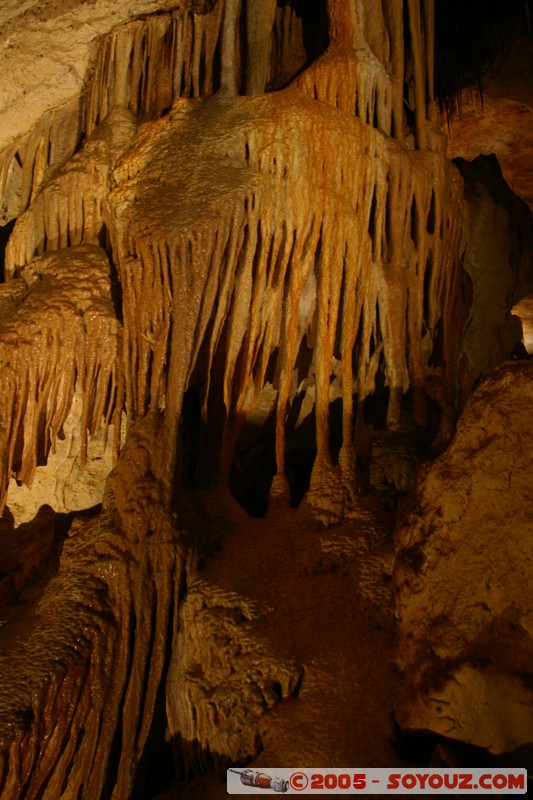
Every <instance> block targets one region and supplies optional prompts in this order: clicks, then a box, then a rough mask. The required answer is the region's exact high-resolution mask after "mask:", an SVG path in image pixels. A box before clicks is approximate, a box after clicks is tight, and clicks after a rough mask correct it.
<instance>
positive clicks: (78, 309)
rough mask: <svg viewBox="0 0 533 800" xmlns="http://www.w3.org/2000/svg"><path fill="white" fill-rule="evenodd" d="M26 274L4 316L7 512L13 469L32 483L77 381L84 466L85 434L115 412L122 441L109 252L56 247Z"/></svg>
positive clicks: (1, 447) (1, 441)
mask: <svg viewBox="0 0 533 800" xmlns="http://www.w3.org/2000/svg"><path fill="white" fill-rule="evenodd" d="M23 274H24V277H21V278H18V279H16V282H17V286H18V287H20V288H19V294H18V296H17V301H18V302H17V303H16V304H14V303H13V304H11V308H9V309H8V312H7V313H6V315H5V316H3V317H2V319H1V320H0V359H1V364H2V372H1V374H0V396H1V398H2V402H1V411H0V415H1V416H0V420H1V423H0V424H1V427H0V431H1V438H0V453H1V479H0V480H1V489H0V492H1V499H0V507H1V508H2V511H3V509H4V506H5V495H6V491H7V488H8V484H9V479H10V477H11V473H13V475H14V476H15V477H16V478H17V479H18V480H20V481H21V482H23V483H25V484H26V485H28V486H30V487H31V484H32V481H33V477H34V475H35V470H36V468H37V466H38V465H39V463H43V462H44V461H46V457H47V455H48V453H49V451H50V449H51V448H53V446H54V444H55V442H56V440H57V439H59V438H61V436H63V435H64V434H63V432H62V429H63V425H64V424H65V422H66V421H67V417H68V414H69V411H70V409H71V406H72V403H73V400H74V396H75V389H76V385H77V386H78V394H79V395H80V396H81V410H80V417H79V426H80V458H81V463H82V465H83V463H84V461H85V460H86V457H87V440H88V435H90V434H96V433H97V431H98V429H99V428H100V427H101V426H103V427H104V428H105V427H107V425H109V423H110V421H111V419H112V418H113V415H114V414H115V415H117V414H118V416H116V419H115V433H116V435H117V441H116V445H117V446H118V437H119V435H120V433H119V429H120V409H121V398H122V389H121V386H122V378H121V374H122V370H121V366H120V362H118V361H117V357H118V354H119V352H120V333H121V332H120V324H119V323H118V321H117V319H116V314H115V309H114V306H113V302H112V298H111V276H110V266H109V261H108V259H107V256H106V254H105V252H104V251H103V250H101V249H100V248H98V247H95V246H90V245H82V246H78V247H71V248H68V249H61V250H56V251H55V252H51V253H49V254H47V255H43V256H41V257H37V258H36V259H34V260H32V261H31V262H29V264H28V265H27V266H26V268H25V270H24V273H23ZM8 291H9V288H8ZM10 299H11V298H10ZM117 394H118V398H117ZM117 400H118V402H117Z"/></svg>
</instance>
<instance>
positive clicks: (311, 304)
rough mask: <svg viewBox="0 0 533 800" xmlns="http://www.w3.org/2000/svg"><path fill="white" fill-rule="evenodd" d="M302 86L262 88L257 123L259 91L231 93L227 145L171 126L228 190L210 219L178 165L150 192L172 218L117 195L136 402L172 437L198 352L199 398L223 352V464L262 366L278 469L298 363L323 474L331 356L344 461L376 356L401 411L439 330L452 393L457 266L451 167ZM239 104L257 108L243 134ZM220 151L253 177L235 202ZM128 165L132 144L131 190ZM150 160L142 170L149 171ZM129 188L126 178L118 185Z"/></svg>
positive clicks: (393, 413)
mask: <svg viewBox="0 0 533 800" xmlns="http://www.w3.org/2000/svg"><path fill="white" fill-rule="evenodd" d="M297 98H298V95H296V94H294V93H292V92H291V93H290V94H289V93H288V94H287V95H286V96H285V97H284V98H283V100H281V99H280V98H279V96H278V97H277V98H273V99H272V104H271V105H272V108H271V114H272V117H271V118H274V117H275V119H276V135H275V136H273V135H272V130H271V123H268V124H266V125H265V124H262V121H261V119H260V117H261V113H262V106H261V105H260V104H257V103H258V102H259V101H253V100H251V99H250V100H248V101H245V100H243V101H241V102H240V103H238V104H236V112H235V113H236V117H235V120H234V122H233V124H234V126H235V128H233V134H234V138H233V145H228V143H227V142H226V143H224V144H221V145H220V148H219V149H220V152H216V149H217V148H216V145H215V144H214V143H213V139H212V138H211V137H207V139H208V140H206V141H204V140H203V137H202V133H201V131H200V130H197V131H195V130H194V127H193V126H194V123H193V122H192V123H191V127H190V128H189V129H188V130H186V131H185V130H180V129H179V126H178V128H177V130H176V134H175V137H176V141H175V144H174V150H175V152H176V156H177V157H178V158H179V146H178V144H177V138H178V137H180V136H187V137H189V136H193V137H196V138H195V141H196V148H197V152H196V156H195V157H196V158H198V159H202V158H205V159H207V161H208V165H207V167H206V168H207V169H208V170H209V169H210V167H209V161H210V160H212V164H213V167H212V176H213V192H215V193H216V192H217V191H219V192H220V197H221V198H222V200H221V201H220V203H219V205H218V207H215V208H213V207H211V208H209V214H208V217H209V218H208V219H207V218H206V216H205V214H200V215H199V216H198V217H197V218H194V219H191V217H190V216H188V215H189V213H190V208H189V204H190V205H191V206H192V205H194V202H195V198H194V197H192V196H191V197H188V195H187V187H186V186H184V185H183V184H181V185H179V176H177V177H176V180H177V181H178V183H177V185H176V186H175V187H174V188H172V185H171V184H170V183H169V182H167V183H166V185H165V187H164V190H163V191H164V197H163V195H161V198H160V202H161V204H163V203H164V204H165V205H166V206H169V208H168V209H167V208H165V212H166V213H165V215H164V216H165V217H168V216H169V214H170V210H169V209H170V207H171V206H172V203H174V212H173V213H174V217H173V219H174V225H173V226H170V227H169V226H168V225H167V223H166V222H165V221H163V222H161V221H160V220H159V221H158V218H157V216H153V217H152V218H151V219H150V221H149V223H148V222H147V214H150V211H149V209H148V207H144V206H143V207H142V208H139V209H137V210H135V209H134V207H132V206H130V210H131V211H132V215H131V216H130V215H128V213H124V208H122V209H121V214H120V219H118V220H117V221H116V249H115V250H116V254H117V259H118V264H119V269H120V272H121V280H122V287H123V304H124V323H125V342H126V348H125V352H126V374H127V378H126V390H127V398H128V405H129V410H130V414H132V415H133V416H135V415H137V414H140V415H143V414H145V413H146V412H147V411H148V410H149V409H151V408H152V409H157V408H161V407H162V404H163V402H164V403H165V415H166V418H167V421H168V425H169V436H170V437H177V426H178V422H179V416H180V413H181V401H182V398H183V394H184V392H185V390H186V389H187V387H188V385H189V382H190V380H191V376H192V375H193V372H195V371H196V373H197V371H198V357H199V354H200V352H202V353H203V354H204V364H205V375H204V380H203V382H202V383H201V386H200V389H201V391H202V392H203V395H204V397H203V399H204V408H206V407H207V399H208V394H209V390H210V377H211V370H212V367H213V364H214V361H215V360H216V359H217V358H220V354H221V353H222V354H223V355H222V358H223V362H224V379H223V399H224V403H225V406H226V410H227V423H226V444H225V446H224V451H223V453H222V456H221V462H222V465H221V468H222V469H224V468H227V465H228V464H229V461H230V459H231V453H232V448H233V446H234V444H235V438H236V435H237V432H238V428H239V425H240V424H242V422H243V421H244V420H246V419H247V418H249V417H250V415H251V414H252V413H253V411H254V409H255V407H256V405H257V403H258V400H259V397H260V395H261V392H262V391H263V389H264V387H265V385H266V382H267V380H269V379H271V378H269V376H271V375H272V374H273V375H274V376H275V377H274V382H275V388H276V389H277V410H276V419H277V424H276V456H277V465H278V474H279V476H283V475H284V457H285V421H286V417H287V412H288V410H289V407H290V403H291V402H292V400H293V399H294V397H295V395H296V393H297V392H298V390H299V386H300V384H301V382H302V380H303V379H304V378H311V379H312V382H313V383H314V385H315V414H316V429H317V459H316V463H315V470H316V471H317V475H318V474H319V473H320V472H321V471H322V473H324V470H326V471H327V469H328V468H329V466H330V465H331V459H330V454H329V427H328V426H329V405H330V384H331V375H332V370H333V365H334V362H335V363H337V364H339V363H340V374H341V380H342V402H343V416H344V430H343V448H344V451H345V456H346V458H345V461H346V464H348V465H349V466H348V467H347V469H348V472H350V471H352V472H353V459H352V457H351V451H352V449H353V435H354V417H355V412H354V396H357V397H358V399H359V401H361V400H362V399H363V398H364V397H365V396H366V395H367V394H369V393H370V392H372V391H373V390H374V388H375V376H376V374H377V373H378V371H380V370H381V371H382V372H383V374H384V376H385V379H386V381H387V383H388V386H389V394H390V401H389V412H388V423H389V425H390V426H391V427H395V426H397V425H398V424H399V422H400V411H401V409H400V406H401V398H402V394H403V393H404V391H405V390H406V389H407V387H408V386H409V385H412V386H413V387H418V388H419V389H422V387H423V386H424V382H425V380H426V378H427V376H428V374H430V373H431V372H433V371H434V367H432V366H430V365H429V361H430V358H431V356H432V353H433V348H434V345H435V343H436V340H437V338H438V337H439V336H440V337H441V341H440V343H439V346H440V347H441V348H442V349H443V351H445V353H446V357H445V358H444V359H443V361H442V364H441V365H440V373H441V377H442V380H443V383H445V384H446V385H447V386H448V387H450V392H452V393H453V388H452V387H453V382H454V380H455V373H454V369H455V363H456V360H457V353H456V346H457V337H456V336H455V334H454V328H453V315H452V313H451V312H452V305H453V303H454V302H455V298H456V294H457V290H458V281H459V280H460V279H459V273H460V270H459V266H458V260H457V252H458V244H459V232H460V203H459V202H458V197H457V191H456V188H457V187H456V186H455V185H454V183H453V181H452V171H451V170H450V169H448V168H446V167H445V165H444V163H443V161H442V159H441V157H440V156H439V155H438V154H433V153H430V152H425V153H423V152H420V153H411V154H408V153H406V152H405V151H403V150H401V148H398V146H397V145H395V144H394V143H393V142H392V141H391V140H390V139H387V138H386V137H383V136H382V135H381V134H380V133H378V132H376V131H374V130H373V129H371V128H369V127H368V126H365V125H363V124H361V123H359V122H357V123H355V122H354V121H353V119H352V121H350V120H349V119H348V118H346V117H344V116H343V117H342V118H339V119H338V120H337V123H339V124H338V125H334V124H331V123H330V122H329V119H330V118H329V117H328V115H327V113H325V111H324V110H323V107H321V106H320V105H314V104H312V103H309V101H304V100H302V101H300V102H299V101H298V100H297ZM261 102H262V103H265V102H268V101H267V98H263V99H262V100H261ZM243 103H244V105H243ZM246 103H248V104H252V103H254V104H257V110H256V111H255V113H254V110H255V108H256V106H255V105H248V106H246ZM239 113H241V114H246V115H248V114H249V115H250V117H249V119H250V118H251V119H252V120H253V118H255V119H256V120H257V123H255V124H254V122H253V121H252V122H251V124H249V125H248V126H246V124H245V125H244V126H243V128H241V130H240V131H238V133H236V131H237V130H238V127H239V124H242V117H241V118H240V119H239V117H238V114H239ZM192 116H193V117H194V115H192ZM263 119H264V118H263ZM212 136H216V132H214V133H213V134H212ZM171 142H172V136H171V135H169V136H166V139H165V134H164V135H163V139H162V144H161V143H160V148H161V149H159V147H158V144H154V145H153V151H152V152H153V158H158V159H162V160H163V161H164V159H165V157H166V155H165V148H169V150H168V152H170V150H171V149H172V145H171V144H170V143H171ZM232 146H233V150H232ZM214 150H215V151H214ZM222 150H224V152H222ZM223 157H225V158H230V159H231V160H232V164H233V166H234V167H236V168H238V169H239V170H242V171H243V174H246V175H248V176H253V177H252V178H250V180H251V181H252V182H251V184H250V185H248V186H246V185H244V186H242V187H241V188H240V189H239V190H235V191H234V192H233V195H232V200H231V201H229V200H228V191H227V189H228V187H227V186H226V185H225V184H224V183H223V184H221V185H220V186H219V185H218V184H217V180H222V181H225V180H226V178H225V177H224V176H223V175H222V176H221V177H219V176H218V175H217V171H216V166H215V164H216V163H218V162H219V161H220V159H222V158H223ZM131 167H133V169H129V167H128V163H127V159H126V163H124V164H123V165H121V169H122V170H123V174H124V175H127V174H130V175H133V176H134V177H132V178H131V180H132V186H133V184H135V188H134V189H133V193H134V194H135V195H136V196H139V193H140V192H141V186H142V182H143V176H142V173H140V174H136V171H135V167H134V165H130V168H131ZM149 174H150V171H149V169H148V170H147V178H148V180H150V182H151V179H150V178H149V177H148V176H149ZM239 174H240V173H239ZM147 178H144V180H147ZM152 188H153V187H152ZM173 192H174V195H173V194H172V193H173ZM125 196H127V188H126V190H125V191H123V192H121V194H120V197H121V198H122V200H124V197H125ZM173 198H174V199H173ZM158 202H159V201H158V195H157V191H156V192H155V194H152V195H151V196H150V198H149V200H148V199H147V201H146V203H147V205H148V203H149V204H150V206H152V207H154V206H157V204H158ZM215 203H216V201H215ZM111 205H113V198H112V199H111ZM443 329H444V331H443ZM304 336H307V341H308V342H309V343H311V345H310V346H312V347H313V348H314V355H313V360H312V365H311V367H310V372H309V374H308V375H302V374H300V373H301V367H300V366H299V373H298V379H297V378H296V373H295V372H294V370H295V367H296V362H297V357H298V353H299V350H300V346H301V344H302V341H303V337H304ZM169 353H170V356H169V357H168V360H167V355H168V354H169ZM205 354H207V358H205ZM273 359H274V364H273ZM170 440H172V438H171V439H170ZM323 479H324V475H323V474H322V476H321V477H320V478H318V477H317V481H320V480H321V481H323ZM349 479H350V480H353V474H350V475H349ZM278 483H279V481H278Z"/></svg>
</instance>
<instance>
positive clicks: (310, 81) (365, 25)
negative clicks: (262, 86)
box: [296, 0, 437, 149]
mask: <svg viewBox="0 0 533 800" xmlns="http://www.w3.org/2000/svg"><path fill="white" fill-rule="evenodd" d="M328 12H329V17H330V39H331V45H330V48H329V50H328V52H327V53H326V54H325V55H324V56H323V57H322V58H321V59H319V61H317V62H316V64H313V65H311V67H310V68H308V69H307V70H306V71H305V73H303V74H302V76H301V77H300V78H298V79H297V81H296V85H297V86H298V87H299V88H301V90H302V91H304V92H305V93H306V94H308V95H309V96H311V97H314V98H315V99H317V100H320V101H321V102H325V103H328V104H329V105H333V106H335V107H337V108H342V109H344V110H345V111H348V112H350V113H352V114H355V115H356V116H358V117H359V118H360V119H362V120H363V121H364V122H366V123H367V124H368V125H372V126H373V127H375V128H378V129H379V130H380V131H382V132H383V133H385V134H387V135H389V136H394V138H396V139H397V140H399V141H400V142H402V143H404V142H405V139H406V135H407V133H408V131H409V124H406V111H407V113H408V114H409V113H411V114H412V115H413V117H414V118H415V125H414V128H415V144H416V146H417V147H418V148H420V149H425V148H426V147H428V144H429V142H428V123H429V124H430V125H431V126H434V125H435V124H436V122H437V115H436V106H435V101H434V81H433V65H434V0H378V2H375V0H329V2H328Z"/></svg>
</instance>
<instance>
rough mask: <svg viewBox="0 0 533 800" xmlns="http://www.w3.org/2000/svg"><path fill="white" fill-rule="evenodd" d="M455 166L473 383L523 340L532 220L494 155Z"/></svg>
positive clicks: (531, 280) (531, 284) (531, 281)
mask: <svg viewBox="0 0 533 800" xmlns="http://www.w3.org/2000/svg"><path fill="white" fill-rule="evenodd" d="M456 164H457V166H458V168H459V170H460V172H461V175H462V176H463V178H464V181H465V200H466V207H465V211H464V234H463V246H464V253H463V257H462V264H463V269H464V270H465V271H466V272H467V273H468V275H469V277H470V279H471V281H472V288H471V295H472V306H471V311H470V316H469V319H468V321H467V325H466V328H465V331H464V337H463V343H462V349H463V352H464V353H465V355H466V357H467V364H468V367H467V368H468V373H469V379H470V380H469V383H470V384H472V383H475V381H477V379H478V378H479V377H480V376H481V375H483V374H485V373H486V372H487V371H489V370H490V369H493V368H494V367H496V366H498V365H499V364H501V363H502V361H503V360H504V359H505V358H506V356H507V355H508V354H509V353H512V352H513V351H517V347H518V344H519V342H520V341H521V339H522V338H523V331H522V326H521V324H520V321H519V318H518V317H517V316H516V314H520V312H519V306H518V305H517V303H518V301H520V300H522V298H524V297H526V296H527V295H529V294H530V293H531V291H532V289H533V273H532V270H531V253H532V252H533V218H532V216H531V212H530V210H529V208H528V207H527V206H526V204H525V203H524V202H523V201H522V200H520V198H518V197H517V196H516V195H515V194H514V193H513V192H512V191H511V190H510V188H509V186H508V185H507V183H506V182H505V181H504V180H503V177H502V174H501V171H500V168H499V165H498V162H497V161H496V159H495V157H494V156H491V157H486V156H479V157H478V158H476V159H475V160H474V161H472V162H469V161H464V160H463V159H457V161H456ZM495 230H497V231H498V237H497V238H495V237H494V235H493V231H495Z"/></svg>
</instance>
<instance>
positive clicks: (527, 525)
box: [394, 362, 533, 753]
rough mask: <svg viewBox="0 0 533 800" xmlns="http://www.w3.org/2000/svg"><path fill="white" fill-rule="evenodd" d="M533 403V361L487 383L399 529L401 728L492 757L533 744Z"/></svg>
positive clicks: (472, 401) (430, 470) (429, 471)
mask: <svg viewBox="0 0 533 800" xmlns="http://www.w3.org/2000/svg"><path fill="white" fill-rule="evenodd" d="M532 401H533V367H532V365H531V364H528V363H523V362H514V363H508V364H506V365H505V366H504V367H501V368H500V369H499V370H498V371H496V372H495V373H494V374H493V375H492V376H491V377H489V378H486V379H485V380H484V381H483V382H482V384H481V385H480V386H479V388H478V389H477V390H476V392H475V393H474V395H473V396H472V398H471V399H470V401H469V403H468V405H467V407H466V408H465V410H464V412H463V414H462V416H461V419H460V421H459V424H458V429H457V435H456V437H455V439H454V441H453V443H452V444H451V445H450V447H449V448H448V450H447V451H446V453H445V454H444V455H442V456H441V457H440V458H439V459H438V461H436V462H435V463H434V464H433V465H431V466H429V467H427V468H426V470H425V472H424V475H423V477H422V479H421V481H420V484H419V487H418V489H417V492H416V499H415V501H414V504H413V507H412V509H411V510H410V513H409V514H408V516H407V518H406V519H405V520H404V522H403V524H402V525H401V526H400V527H399V528H398V530H397V531H396V548H397V564H396V568H395V576H394V582H395V590H396V607H397V613H398V617H399V661H400V666H401V668H402V670H403V678H404V692H403V694H402V695H401V697H400V698H399V699H398V702H397V707H396V717H397V719H398V722H399V724H400V725H401V726H402V727H403V728H405V729H411V730H429V731H432V732H434V733H439V734H442V735H443V736H446V737H449V738H450V739H455V740H460V741H463V742H469V743H472V744H475V745H478V746H480V747H484V748H487V749H488V750H489V751H490V752H492V753H502V752H508V751H513V750H516V749H517V748H519V747H520V746H523V745H531V743H532V741H533V697H532V695H531V676H532V669H533V616H532V612H531V608H532V607H533V598H532V596H531V576H530V572H531V563H532V560H533V543H532V541H531V518H532V514H533V509H532V507H531V503H532V494H531V486H530V474H529V471H530V463H531V452H532V447H533V441H532V435H531V426H530V425H529V422H528V420H529V413H530V411H529V409H530V403H531V402H532Z"/></svg>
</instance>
